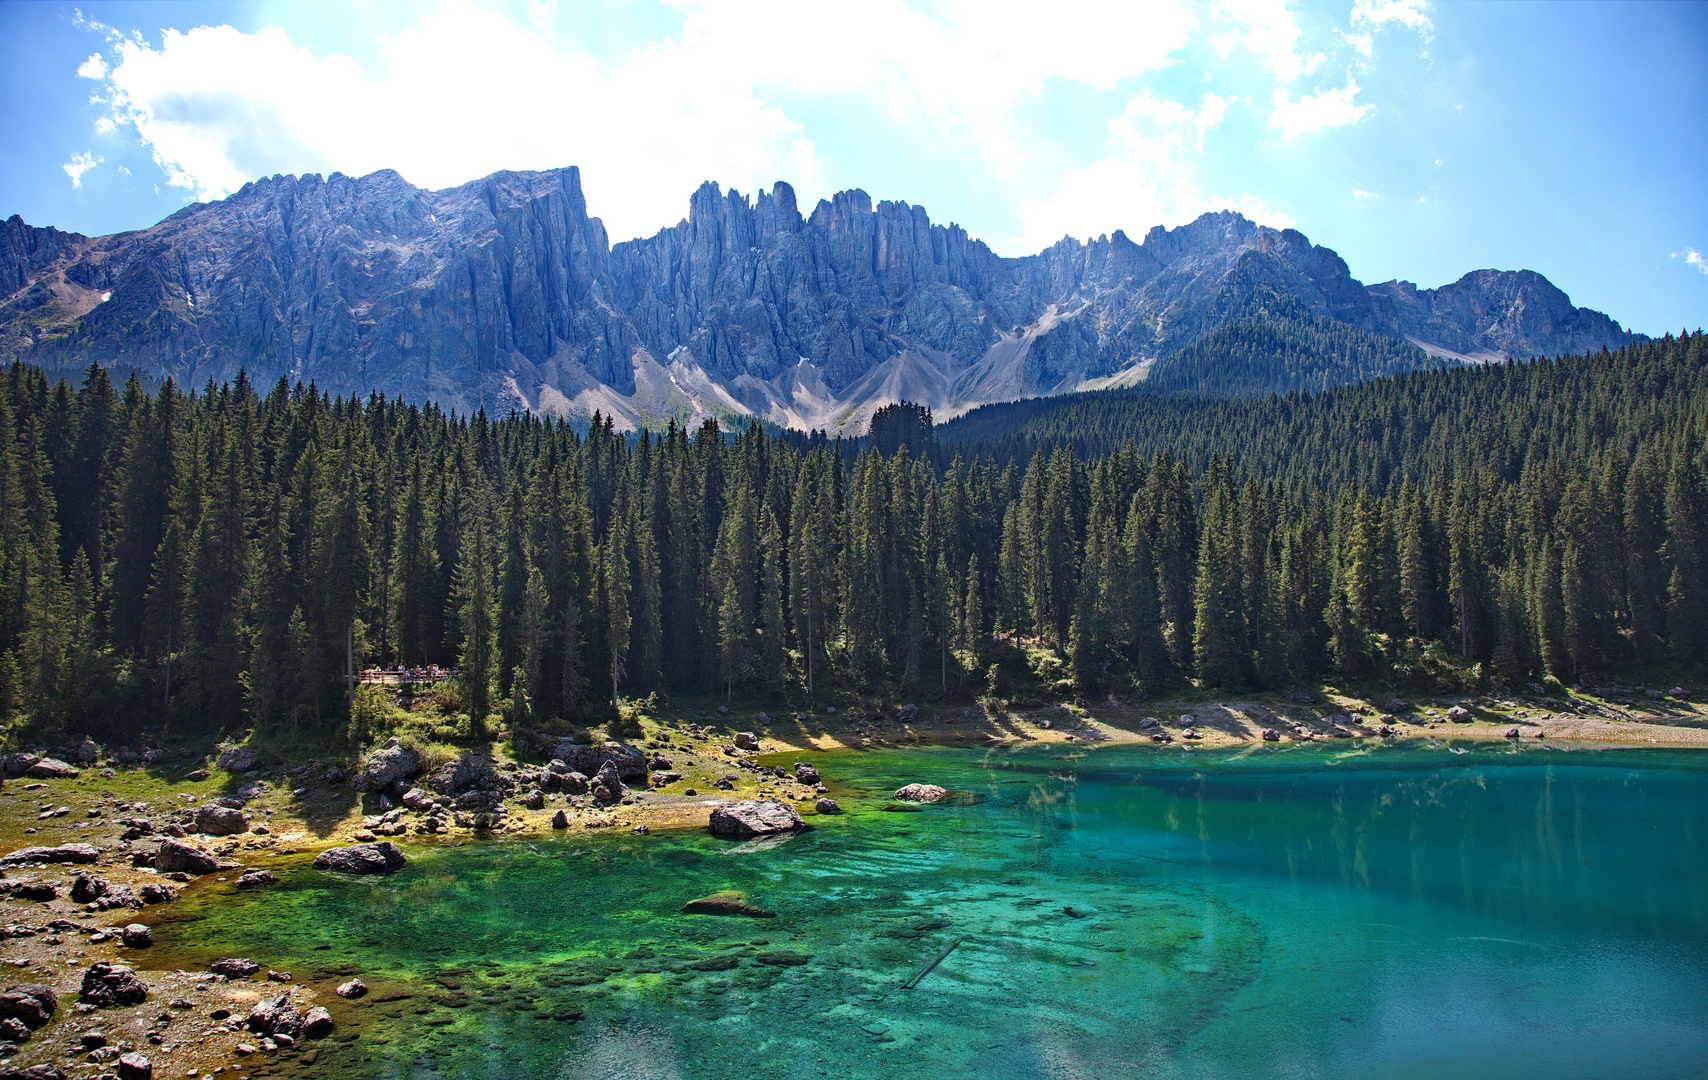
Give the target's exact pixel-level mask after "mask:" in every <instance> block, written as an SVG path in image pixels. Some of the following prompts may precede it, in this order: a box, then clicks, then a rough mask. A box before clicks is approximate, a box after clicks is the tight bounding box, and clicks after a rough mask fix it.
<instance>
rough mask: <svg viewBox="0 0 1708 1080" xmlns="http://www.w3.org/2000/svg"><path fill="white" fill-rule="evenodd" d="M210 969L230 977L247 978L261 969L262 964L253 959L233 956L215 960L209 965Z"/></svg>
mask: <svg viewBox="0 0 1708 1080" xmlns="http://www.w3.org/2000/svg"><path fill="white" fill-rule="evenodd" d="M208 970H209V971H211V972H213V973H214V974H215V975H224V976H225V977H226V978H228V979H247V978H249V976H251V975H253V974H255V973H256V972H257V971H260V970H261V965H260V964H257V963H256V962H255V961H253V960H247V959H244V958H242V957H235V956H233V957H227V958H225V959H223V960H215V961H214V962H213V963H211V964H209V965H208Z"/></svg>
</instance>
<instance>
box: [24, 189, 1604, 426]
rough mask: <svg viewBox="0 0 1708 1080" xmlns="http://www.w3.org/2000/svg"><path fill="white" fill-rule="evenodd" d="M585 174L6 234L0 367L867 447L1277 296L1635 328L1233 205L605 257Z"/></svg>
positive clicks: (783, 197)
mask: <svg viewBox="0 0 1708 1080" xmlns="http://www.w3.org/2000/svg"><path fill="white" fill-rule="evenodd" d="M588 210H589V208H588V206H587V202H586V198H585V195H584V193H583V191H582V187H581V174H580V171H579V170H578V169H577V168H575V167H573V166H571V167H568V168H563V169H553V170H545V171H537V172H523V171H514V172H512V171H506V172H499V173H494V174H492V175H491V176H487V177H484V178H482V179H480V180H476V181H472V182H470V183H468V184H463V185H461V186H459V187H455V188H449V189H446V190H442V191H426V190H422V189H419V188H416V187H414V186H413V185H411V184H409V183H408V182H407V181H406V180H404V179H403V177H401V176H400V175H399V174H398V173H396V172H395V171H392V170H389V169H387V170H381V171H379V172H375V173H370V174H368V175H366V176H361V177H349V176H345V175H343V174H340V173H332V174H330V175H328V176H326V177H324V178H323V177H321V176H319V175H314V174H310V175H306V176H300V177H299V176H272V177H266V178H262V179H259V180H256V181H254V182H252V183H250V184H246V185H245V186H244V187H243V188H242V189H241V190H240V191H238V192H237V193H236V194H234V195H232V196H231V197H230V198H228V199H224V200H221V201H218V202H212V203H206V204H198V205H196V206H192V207H186V208H185V209H184V210H181V211H179V212H178V213H176V214H173V215H172V216H171V217H168V218H167V219H165V220H164V221H162V222H160V223H159V224H157V225H155V226H152V227H151V228H149V229H144V230H139V231H137V232H131V233H120V234H116V235H113V236H106V237H100V238H95V239H91V238H88V237H81V236H77V235H76V234H70V233H62V232H59V231H58V230H54V229H51V228H45V229H44V228H35V227H31V226H29V225H26V224H25V223H24V222H22V221H21V220H20V219H18V218H16V217H14V218H12V219H10V220H8V221H6V222H5V223H4V224H3V225H0V297H3V299H0V357H4V358H7V359H10V358H14V357H21V358H25V359H28V360H31V361H33V362H39V363H43V364H45V365H48V366H49V367H52V368H57V369H62V370H72V369H76V368H80V367H82V366H84V365H86V364H87V363H89V362H90V361H97V362H101V363H109V364H110V363H120V364H125V365H134V366H136V367H138V368H140V369H142V370H143V371H145V372H147V373H150V374H153V375H156V376H164V375H172V376H174V377H175V378H177V379H179V381H181V382H184V383H187V384H189V385H199V384H200V383H202V382H204V381H206V380H207V379H208V378H210V377H211V378H213V379H215V380H225V379H230V378H233V377H235V375H236V374H237V372H238V371H239V370H241V369H247V370H248V372H249V375H250V378H251V381H253V382H256V383H259V384H266V383H269V382H271V381H273V380H275V379H277V378H279V377H280V376H284V377H286V378H290V379H293V380H295V379H303V380H308V379H313V380H315V381H316V382H317V383H318V385H320V386H321V387H323V388H325V389H328V390H331V391H334V392H337V393H366V392H368V391H370V390H378V391H382V392H385V393H387V394H392V395H396V396H403V397H407V398H417V399H419V398H431V399H433V400H437V401H439V402H441V403H443V404H446V405H449V406H452V407H455V408H459V409H464V410H472V409H473V408H475V407H477V406H485V407H487V408H489V409H508V408H526V409H532V410H538V411H545V412H562V413H571V414H591V413H592V412H593V411H595V410H597V411H600V412H604V413H607V414H612V415H615V416H616V417H617V419H618V421H619V423H620V424H622V425H624V426H635V425H642V424H656V423H659V422H661V421H662V420H663V419H665V418H667V417H675V418H678V419H682V420H687V421H691V420H693V419H694V418H697V417H700V416H705V415H721V416H727V417H732V418H738V417H741V416H762V417H766V418H768V419H771V420H773V421H776V422H778V423H782V424H789V425H792V426H797V427H829V428H833V429H837V430H843V431H854V430H859V429H860V428H861V427H862V426H863V425H864V423H865V418H866V417H868V416H870V414H871V412H872V411H874V410H875V409H876V408H877V407H879V406H880V405H882V404H885V403H887V402H889V401H894V400H898V399H900V398H906V399H908V400H912V401H917V402H922V403H925V404H929V405H931V406H932V408H933V409H934V410H936V411H937V412H938V414H939V416H947V415H953V414H955V413H957V412H960V411H964V410H965V409H968V408H971V407H973V406H976V405H979V404H983V403H986V402H989V401H998V400H1012V399H1014V398H1019V397H1026V396H1032V395H1036V394H1044V393H1058V392H1063V391H1070V390H1074V389H1082V388H1090V387H1096V386H1101V385H1125V384H1129V383H1132V382H1134V381H1136V380H1142V378H1143V377H1144V372H1145V371H1147V370H1148V367H1147V365H1148V363H1149V362H1151V361H1154V360H1155V359H1156V358H1158V357H1164V356H1168V355H1172V354H1173V353H1175V352H1178V351H1179V350H1181V349H1184V348H1186V347H1188V346H1189V345H1190V344H1191V343H1192V342H1194V341H1196V340H1198V339H1199V338H1200V337H1202V336H1203V335H1204V334H1206V333H1208V332H1210V331H1211V330H1213V329H1214V328H1216V327H1217V326H1219V325H1221V324H1222V323H1223V322H1225V321H1226V320H1227V319H1228V318H1230V317H1232V314H1231V313H1233V312H1235V311H1237V310H1239V309H1240V307H1241V305H1242V303H1243V301H1244V299H1245V298H1247V297H1249V296H1251V295H1253V294H1254V293H1255V292H1256V291H1257V290H1260V289H1266V290H1271V291H1273V292H1275V293H1277V294H1279V295H1284V296H1287V297H1291V298H1293V299H1294V300H1296V301H1297V302H1298V304H1299V305H1300V306H1301V310H1304V311H1306V312H1308V313H1310V315H1311V317H1316V318H1324V319H1330V320H1335V321H1337V322H1340V323H1345V324H1348V325H1350V326H1355V327H1358V328H1360V329H1363V330H1368V331H1373V332H1376V333H1380V334H1383V335H1387V336H1389V337H1392V338H1404V339H1407V340H1410V341H1413V342H1414V343H1416V344H1418V345H1420V346H1422V347H1423V348H1425V349H1426V350H1428V351H1431V352H1434V353H1435V354H1436V355H1444V356H1456V357H1462V358H1468V359H1473V360H1481V359H1492V358H1499V357H1510V356H1527V355H1533V354H1537V353H1554V352H1565V351H1585V350H1588V349H1599V348H1600V347H1601V346H1602V345H1604V344H1605V345H1609V346H1617V345H1620V344H1624V343H1626V342H1627V341H1629V340H1631V339H1632V335H1630V334H1628V333H1626V332H1625V331H1624V330H1622V329H1621V328H1620V327H1619V325H1618V324H1617V323H1615V322H1614V321H1613V320H1611V319H1609V318H1608V317H1607V316H1605V315H1602V314H1600V313H1599V312H1592V311H1586V310H1583V309H1579V308H1575V307H1573V306H1572V305H1571V302H1570V300H1569V299H1568V298H1567V297H1566V295H1565V294H1564V293H1563V292H1561V291H1560V290H1559V289H1557V288H1555V287H1554V286H1553V285H1552V284H1551V283H1549V282H1548V281H1547V280H1546V279H1545V278H1543V277H1541V276H1540V275H1538V274H1533V273H1530V272H1528V271H1521V272H1517V273H1509V272H1502V271H1493V270H1488V271H1476V272H1474V273H1472V274H1468V275H1466V276H1465V277H1463V278H1461V279H1460V280H1459V281H1457V282H1454V283H1453V284H1451V285H1448V286H1444V287H1442V288H1440V289H1434V290H1427V289H1418V288H1416V287H1415V286H1413V285H1411V284H1410V283H1406V282H1387V283H1384V284H1382V285H1376V286H1371V287H1368V288H1366V287H1365V286H1363V285H1362V284H1360V283H1359V282H1358V281H1357V280H1356V279H1354V278H1353V277H1352V275H1351V271H1350V269H1349V268H1348V267H1347V265H1346V263H1345V262H1344V261H1343V260H1342V259H1341V258H1340V257H1339V256H1338V255H1337V254H1336V253H1335V252H1333V251H1332V250H1330V249H1328V248H1324V247H1320V246H1318V245H1314V244H1312V243H1311V241H1310V240H1309V239H1308V238H1307V237H1306V236H1305V235H1304V234H1302V233H1300V232H1299V231H1297V230H1294V229H1280V230H1277V229H1272V228H1268V227H1266V226H1261V225H1258V224H1256V223H1254V222H1252V221H1250V220H1248V219H1247V218H1245V217H1244V216H1242V215H1240V214H1238V213H1235V212H1233V211H1219V212H1215V213H1209V214H1204V215H1202V216H1201V217H1199V218H1197V219H1196V220H1194V221H1191V222H1188V223H1187V224H1185V225H1182V226H1179V227H1177V228H1173V229H1166V228H1162V227H1160V226H1159V227H1157V228H1154V229H1152V230H1150V231H1149V232H1148V233H1147V234H1146V235H1145V237H1144V240H1143V242H1142V243H1134V242H1133V241H1132V240H1131V239H1130V238H1129V237H1128V236H1127V235H1126V234H1125V233H1122V232H1120V231H1116V232H1114V233H1112V234H1110V235H1108V236H1100V237H1097V238H1095V239H1091V240H1087V241H1084V242H1081V241H1079V240H1075V239H1072V238H1064V239H1063V240H1062V241H1060V242H1058V243H1056V244H1054V245H1052V246H1051V247H1049V248H1047V249H1045V250H1044V251H1042V252H1040V253H1038V254H1037V255H1031V256H1025V257H1022V258H1002V257H999V256H997V255H996V254H995V253H994V252H992V251H991V250H990V249H989V248H988V247H987V246H985V245H984V244H983V243H981V242H980V241H978V240H976V239H974V238H973V237H971V236H969V235H968V234H967V232H966V231H965V230H964V229H961V228H960V227H959V226H956V225H952V224H951V225H947V226H944V225H938V224H934V223H933V222H932V221H931V218H930V216H929V214H928V213H927V212H926V210H925V208H923V207H920V206H916V205H911V204H909V203H906V202H900V201H888V200H886V201H881V202H878V203H876V204H875V205H874V203H873V200H872V198H871V196H869V195H868V194H867V193H866V192H864V191H862V190H859V189H857V188H856V189H850V190H847V191H842V192H838V193H836V194H835V195H833V196H831V197H830V198H828V199H824V200H820V201H819V202H818V203H817V204H816V205H815V206H814V208H813V210H812V212H811V213H810V214H809V215H807V216H806V217H804V218H803V217H802V215H801V212H800V210H799V207H798V204H797V199H796V195H795V191H794V189H793V188H792V187H790V186H789V185H788V184H787V183H784V182H782V181H779V182H777V183H776V184H775V185H774V186H773V187H772V188H771V189H770V190H769V191H761V192H758V193H757V194H755V195H754V196H752V197H751V198H750V197H748V196H746V195H743V194H741V193H740V192H737V191H735V190H729V191H725V190H723V189H722V188H720V186H719V185H718V184H716V183H713V182H707V183H705V184H703V185H701V186H700V188H699V189H698V190H696V191H695V192H694V193H693V194H692V195H691V196H690V197H689V200H688V214H687V216H686V217H685V218H683V219H682V220H681V221H680V222H678V223H677V224H676V225H674V226H671V227H669V228H665V229H661V230H659V231H658V232H657V233H655V234H653V235H652V236H649V237H643V238H638V239H635V240H630V241H625V242H623V243H619V244H616V245H614V246H613V245H612V244H611V243H610V242H609V238H608V236H607V235H606V231H605V228H604V225H603V224H602V223H601V222H600V220H599V219H598V218H597V217H594V216H591V215H590V214H589V212H588Z"/></svg>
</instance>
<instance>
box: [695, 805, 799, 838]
mask: <svg viewBox="0 0 1708 1080" xmlns="http://www.w3.org/2000/svg"><path fill="white" fill-rule="evenodd" d="M804 828H806V822H804V821H802V820H801V815H799V814H797V813H796V812H795V808H794V807H792V806H790V805H789V804H788V803H785V802H780V801H778V800H776V799H755V800H751V801H747V802H734V803H727V804H725V805H723V806H719V807H716V808H715V809H713V810H712V817H711V830H712V834H713V835H714V836H727V837H734V838H735V839H738V840H746V839H748V838H749V837H754V836H768V835H771V834H772V833H783V832H794V831H797V830H799V829H804Z"/></svg>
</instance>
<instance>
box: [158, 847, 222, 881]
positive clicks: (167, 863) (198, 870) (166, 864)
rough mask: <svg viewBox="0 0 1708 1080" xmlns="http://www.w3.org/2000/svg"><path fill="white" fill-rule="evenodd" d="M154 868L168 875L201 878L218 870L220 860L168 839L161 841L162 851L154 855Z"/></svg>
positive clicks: (195, 848) (196, 848)
mask: <svg viewBox="0 0 1708 1080" xmlns="http://www.w3.org/2000/svg"><path fill="white" fill-rule="evenodd" d="M154 868H155V869H156V870H161V871H164V872H166V873H172V872H173V871H177V872H178V873H182V874H195V875H196V876H197V877H200V876H201V875H203V874H211V873H213V872H214V871H215V870H218V869H219V860H218V859H216V858H214V857H213V856H212V855H209V854H208V853H207V852H205V851H203V850H202V849H201V848H199V847H195V846H193V845H190V844H186V843H184V842H182V841H180V840H171V839H167V840H162V841H160V850H159V851H158V852H156V853H155V855H154Z"/></svg>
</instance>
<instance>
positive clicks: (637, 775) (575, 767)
mask: <svg viewBox="0 0 1708 1080" xmlns="http://www.w3.org/2000/svg"><path fill="white" fill-rule="evenodd" d="M547 756H548V758H550V759H552V760H555V761H561V762H563V763H564V764H565V765H567V766H568V767H569V771H570V772H578V773H581V774H582V775H584V776H597V775H598V773H599V770H600V769H601V768H603V767H604V765H605V763H606V762H607V761H608V762H610V763H611V765H612V767H613V768H615V769H616V770H617V776H618V777H620V778H621V779H624V780H644V779H646V755H645V754H643V753H641V752H640V750H638V749H636V748H635V747H633V746H629V745H628V744H627V743H614V742H610V743H606V744H605V745H604V746H588V745H585V744H582V743H576V742H571V741H570V740H568V739H560V740H558V742H557V743H556V744H555V745H554V746H553V747H552V748H551V752H550V754H548V755H547Z"/></svg>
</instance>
